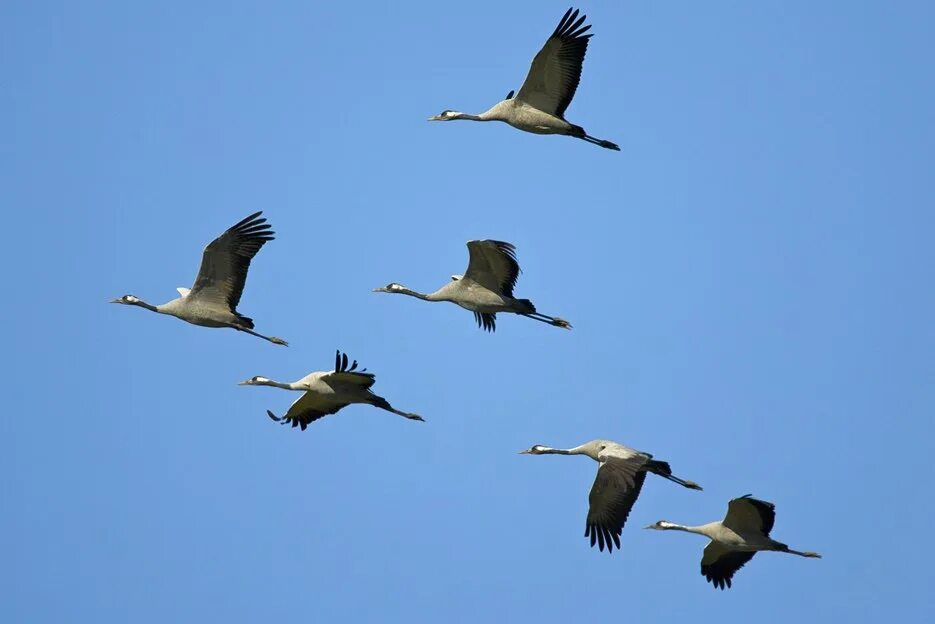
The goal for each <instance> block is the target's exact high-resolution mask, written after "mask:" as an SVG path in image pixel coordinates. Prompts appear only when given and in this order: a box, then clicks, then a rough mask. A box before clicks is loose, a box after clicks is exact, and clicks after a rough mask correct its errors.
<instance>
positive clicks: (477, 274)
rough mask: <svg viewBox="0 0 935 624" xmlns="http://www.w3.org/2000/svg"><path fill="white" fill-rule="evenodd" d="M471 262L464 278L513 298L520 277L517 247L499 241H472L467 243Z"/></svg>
mask: <svg viewBox="0 0 935 624" xmlns="http://www.w3.org/2000/svg"><path fill="white" fill-rule="evenodd" d="M467 247H468V253H469V254H470V260H469V261H468V268H467V271H465V273H464V277H465V278H467V279H471V280H474V281H475V282H477V283H478V284H480V285H481V286H483V287H484V288H486V289H488V290H492V291H493V292H495V293H498V294H500V295H502V296H505V297H513V288H514V287H515V286H516V280H517V278H518V277H519V274H520V269H519V263H518V262H517V261H516V247H514V246H513V245H512V244H510V243H506V242H504V241H498V240H472V241H468V243H467Z"/></svg>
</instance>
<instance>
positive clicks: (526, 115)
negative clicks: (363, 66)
mask: <svg viewBox="0 0 935 624" xmlns="http://www.w3.org/2000/svg"><path fill="white" fill-rule="evenodd" d="M585 19H587V16H586V15H582V16H581V17H578V10H577V9H574V10H572V9H568V11H567V12H566V13H565V16H564V17H562V21H560V22H559V24H558V27H556V29H555V32H553V33H552V36H551V37H549V39H548V40H547V41H546V42H545V45H544V46H542V49H541V50H539V53H538V54H536V57H535V58H534V59H533V60H532V66H531V67H530V68H529V73H528V74H527V75H526V80H525V82H523V86H522V87H520V89H519V93H516V97H513V94H514V92H513V91H510V92H509V94H507V96H506V99H505V100H503V101H502V102H499V103H497V104H495V105H494V106H493V108H491V109H490V110H488V111H486V112H484V113H481V114H479V115H470V114H468V113H461V112H458V111H453V110H444V111H442V112H441V113H439V114H438V115H435V116H434V117H429V121H454V120H457V119H466V120H469V121H503V122H506V123H508V124H510V125H511V126H513V127H514V128H517V129H519V130H524V131H526V132H532V133H534V134H564V135H567V136H572V137H575V138H577V139H581V140H583V141H587V142H588V143H593V144H594V145H599V146H601V147H606V148H607V149H612V150H617V151H620V147H618V146H617V144H616V143H613V142H611V141H606V140H604V139H597V138H594V137H593V136H591V135H589V134H588V133H587V132H585V130H584V128H582V127H581V126H576V125H575V124H573V123H570V122H568V121H566V120H565V109H567V108H568V105H569V104H571V99H572V98H573V97H575V91H576V90H577V89H578V82H579V81H580V80H581V66H582V65H583V64H584V55H585V53H586V52H587V51H588V39H590V38H591V36H592V34H593V33H588V34H585V33H586V32H587V31H588V30H589V29H590V28H591V25H590V24H588V25H587V26H583V25H582V24H584V20H585Z"/></svg>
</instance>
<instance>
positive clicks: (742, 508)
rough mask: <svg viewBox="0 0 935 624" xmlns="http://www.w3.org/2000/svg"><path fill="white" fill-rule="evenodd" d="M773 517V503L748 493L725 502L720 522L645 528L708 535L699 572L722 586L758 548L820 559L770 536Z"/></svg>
mask: <svg viewBox="0 0 935 624" xmlns="http://www.w3.org/2000/svg"><path fill="white" fill-rule="evenodd" d="M775 521H776V506H775V505H773V504H772V503H768V502H766V501H762V500H758V499H756V498H753V496H752V495H751V494H747V495H745V496H741V497H740V498H735V499H733V500H732V501H730V502H729V503H728V504H727V515H725V516H724V519H723V520H721V521H720V522H710V523H708V524H702V525H701V526H683V525H681V524H675V523H674V522H668V521H666V520H660V521H659V522H657V523H655V524H651V525H649V526H648V527H646V528H647V529H656V530H659V531H685V532H687V533H697V534H698V535H704V536H705V537H707V538H708V539H710V540H711V541H710V542H709V543H708V545H707V546H706V547H705V549H704V554H703V555H702V556H701V575H702V576H704V577H705V578H706V579H707V580H708V582H709V583H711V584H712V585H713V586H714V587H715V588H719V589H725V588H727V587H730V586H731V579H732V578H733V577H734V573H735V572H737V570H739V569H740V568H742V567H743V566H744V564H745V563H747V562H748V561H750V560H751V559H753V555H755V554H756V553H758V552H760V551H761V550H774V551H777V552H784V553H789V554H791V555H798V556H800V557H810V558H815V559H821V555H819V554H818V553H815V552H809V551H805V552H803V551H799V550H792V549H791V548H789V547H788V546H786V545H785V544H783V543H782V542H777V541H776V540H774V539H773V538H771V537H770V536H769V532H770V531H772V530H773V523H774V522H775Z"/></svg>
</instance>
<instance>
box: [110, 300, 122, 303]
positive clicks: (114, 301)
mask: <svg viewBox="0 0 935 624" xmlns="http://www.w3.org/2000/svg"><path fill="white" fill-rule="evenodd" d="M107 303H123V301H121V300H120V299H111V300H110V301H108V302H107Z"/></svg>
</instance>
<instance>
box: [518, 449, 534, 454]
mask: <svg viewBox="0 0 935 624" xmlns="http://www.w3.org/2000/svg"><path fill="white" fill-rule="evenodd" d="M519 454H520V455H532V453H530V452H529V449H526V450H525V451H520V452H519Z"/></svg>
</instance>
